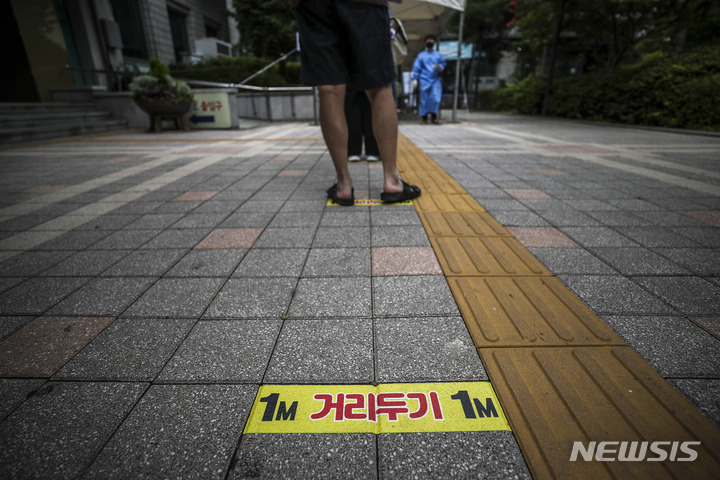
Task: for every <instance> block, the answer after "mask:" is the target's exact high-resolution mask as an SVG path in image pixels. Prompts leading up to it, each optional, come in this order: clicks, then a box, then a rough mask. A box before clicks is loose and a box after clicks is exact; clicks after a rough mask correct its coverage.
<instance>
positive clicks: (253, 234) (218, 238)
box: [195, 228, 263, 250]
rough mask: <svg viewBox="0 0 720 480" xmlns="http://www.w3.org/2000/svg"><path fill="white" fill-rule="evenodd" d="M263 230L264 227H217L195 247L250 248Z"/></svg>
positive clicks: (214, 248) (215, 248)
mask: <svg viewBox="0 0 720 480" xmlns="http://www.w3.org/2000/svg"><path fill="white" fill-rule="evenodd" d="M262 232H263V229H262V228H217V229H215V230H213V231H212V232H210V233H209V234H208V236H207V237H205V238H204V239H203V240H202V241H201V242H200V243H198V244H197V245H196V246H195V248H196V249H198V250H221V249H222V250H224V249H239V248H250V247H252V246H253V244H254V243H255V240H257V239H258V237H259V236H260V234H261V233H262Z"/></svg>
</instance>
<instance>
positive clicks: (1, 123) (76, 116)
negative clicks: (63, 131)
mask: <svg viewBox="0 0 720 480" xmlns="http://www.w3.org/2000/svg"><path fill="white" fill-rule="evenodd" d="M110 118H111V114H110V113H109V112H95V111H87V112H86V111H82V112H54V113H44V114H42V115H41V114H39V113H27V112H24V113H22V114H17V115H7V114H6V113H4V112H0V129H2V130H5V129H14V128H32V127H35V126H39V125H51V124H56V123H59V124H64V123H67V122H76V121H86V122H97V121H102V120H105V119H110Z"/></svg>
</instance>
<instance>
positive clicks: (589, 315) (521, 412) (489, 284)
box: [398, 135, 720, 480]
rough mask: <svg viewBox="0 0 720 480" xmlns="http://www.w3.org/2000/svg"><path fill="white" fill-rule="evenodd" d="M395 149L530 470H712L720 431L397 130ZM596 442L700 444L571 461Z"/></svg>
mask: <svg viewBox="0 0 720 480" xmlns="http://www.w3.org/2000/svg"><path fill="white" fill-rule="evenodd" d="M398 152H399V155H398V165H399V168H400V170H401V172H402V174H403V177H404V178H405V179H406V180H407V181H408V182H410V183H415V184H417V185H418V186H420V187H421V188H422V189H423V194H422V196H421V197H420V198H418V199H417V200H415V201H414V204H415V208H416V209H417V211H418V214H419V215H420V218H421V219H422V222H423V224H424V226H425V229H426V231H427V233H428V236H429V237H430V241H431V243H432V246H433V248H434V249H435V253H436V255H437V257H438V261H439V262H440V265H441V267H442V268H443V272H444V274H445V276H446V277H447V279H448V283H449V285H450V288H451V290H452V292H453V295H454V296H455V299H456V301H457V303H458V307H459V308H460V311H461V313H462V315H463V318H464V319H465V322H466V324H467V326H468V330H469V331H470V334H471V336H472V338H473V341H474V343H475V346H476V347H477V348H478V352H479V354H480V356H481V358H482V360H483V363H484V365H485V369H486V370H487V372H488V375H489V377H490V381H491V382H492V384H493V386H494V388H495V390H496V392H497V394H498V397H499V399H500V402H501V404H502V406H503V408H504V409H505V412H506V414H507V416H508V419H509V421H510V425H511V427H512V429H513V432H514V434H515V436H516V438H517V440H518V443H519V445H520V448H521V450H522V452H523V455H524V456H525V459H526V461H527V463H528V466H529V468H530V471H531V473H532V475H533V477H534V478H536V479H546V478H563V479H601V478H622V479H624V478H653V479H654V480H656V479H661V478H678V479H680V478H683V479H686V478H693V479H700V478H713V479H716V478H718V472H720V430H718V429H717V428H716V427H715V426H714V425H713V424H712V423H711V422H710V421H709V420H707V419H706V418H705V417H704V416H703V415H702V414H700V413H699V412H698V411H697V410H696V409H695V408H694V407H693V406H692V405H691V404H690V403H689V402H688V401H687V400H686V399H685V398H684V397H683V396H682V395H681V394H680V393H679V392H677V390H675V389H674V388H673V387H672V386H671V385H670V384H669V383H667V382H666V381H665V380H664V379H663V378H662V377H661V376H660V375H659V374H657V372H655V371H654V370H653V369H652V368H651V367H650V366H649V365H648V364H647V363H646V362H645V361H644V360H643V359H642V358H641V357H640V356H638V355H637V354H636V353H635V352H634V351H633V350H632V349H631V348H629V347H628V346H627V345H625V343H624V342H623V341H622V340H621V339H620V338H619V337H618V336H617V335H616V334H615V333H614V332H613V331H612V329H610V328H609V327H608V326H607V325H606V324H605V323H604V322H603V321H602V320H601V319H599V318H598V317H597V316H596V315H595V314H594V313H593V312H592V311H591V310H590V309H589V308H588V307H587V306H586V305H584V304H583V303H582V302H581V301H580V300H579V299H578V298H577V297H576V296H575V295H574V294H573V293H572V292H570V291H569V290H568V289H567V288H566V287H565V286H564V285H563V284H562V283H561V282H560V281H558V280H557V279H555V278H554V277H553V276H552V274H550V273H549V272H548V271H547V269H545V267H544V266H543V265H542V264H540V263H539V262H538V261H537V260H536V259H535V258H534V257H533V256H532V255H531V254H530V253H529V252H528V251H527V250H526V249H525V248H524V247H523V246H522V245H521V244H520V243H519V242H517V241H516V240H515V239H514V238H512V236H511V235H510V234H509V232H508V231H507V230H505V229H504V228H503V227H502V226H501V225H500V224H498V222H496V221H495V220H494V219H493V218H492V217H491V216H490V215H488V214H487V213H486V212H485V210H484V209H483V208H482V207H481V206H480V205H479V204H478V203H477V202H476V201H475V200H474V199H473V198H472V197H471V196H470V195H468V194H467V193H466V192H465V191H464V189H463V188H462V187H461V186H460V185H459V184H458V183H457V182H456V181H455V180H454V179H453V178H452V177H450V175H448V174H447V173H446V172H445V171H444V170H443V169H442V168H441V167H440V166H439V165H438V164H437V163H436V162H435V161H434V160H432V159H431V158H430V157H429V156H428V155H426V154H425V153H424V152H422V150H420V149H419V148H417V147H416V146H415V145H413V144H412V142H410V141H409V140H408V139H407V138H406V137H404V136H402V135H401V136H400V140H399V149H398ZM592 441H594V442H598V443H599V442H603V441H606V442H623V441H626V442H632V441H648V442H653V441H666V442H684V441H699V442H701V443H700V445H699V446H693V448H694V449H695V450H696V451H697V453H698V458H697V460H695V461H692V462H677V461H670V460H666V461H657V462H651V461H636V462H619V461H595V460H593V461H584V460H583V459H582V458H580V459H579V460H577V461H575V462H571V461H570V454H571V451H572V448H573V443H574V442H583V444H584V445H585V446H588V444H589V442H592ZM670 445H671V444H668V447H666V450H667V451H668V453H669V454H671V447H670ZM616 448H617V447H616ZM668 456H669V455H668Z"/></svg>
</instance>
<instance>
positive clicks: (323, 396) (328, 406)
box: [310, 393, 345, 422]
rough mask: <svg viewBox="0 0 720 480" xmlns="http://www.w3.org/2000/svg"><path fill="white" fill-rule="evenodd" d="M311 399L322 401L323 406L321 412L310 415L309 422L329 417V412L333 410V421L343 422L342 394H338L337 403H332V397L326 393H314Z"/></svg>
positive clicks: (343, 396) (343, 397)
mask: <svg viewBox="0 0 720 480" xmlns="http://www.w3.org/2000/svg"><path fill="white" fill-rule="evenodd" d="M313 398H314V399H315V400H322V401H323V402H325V403H324V404H323V408H322V410H320V411H319V412H316V413H313V414H312V415H310V420H320V419H322V418H325V417H327V416H328V415H330V412H332V411H333V410H335V421H336V422H342V421H343V404H344V403H345V394H344V393H338V396H337V401H335V402H333V396H332V395H329V394H327V393H316V394H315V395H314V396H313Z"/></svg>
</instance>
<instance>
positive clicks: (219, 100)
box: [185, 92, 232, 129]
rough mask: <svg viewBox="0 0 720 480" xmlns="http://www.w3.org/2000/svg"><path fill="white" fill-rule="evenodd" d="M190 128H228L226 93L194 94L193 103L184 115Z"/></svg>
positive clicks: (228, 116)
mask: <svg viewBox="0 0 720 480" xmlns="http://www.w3.org/2000/svg"><path fill="white" fill-rule="evenodd" d="M185 118H186V119H187V121H188V125H190V128H193V129H196V128H230V127H231V126H232V121H231V118H230V103H229V98H228V94H227V92H217V93H214V92H196V93H195V103H194V104H193V106H192V107H191V108H190V111H189V112H188V113H187V114H186V115H185Z"/></svg>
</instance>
